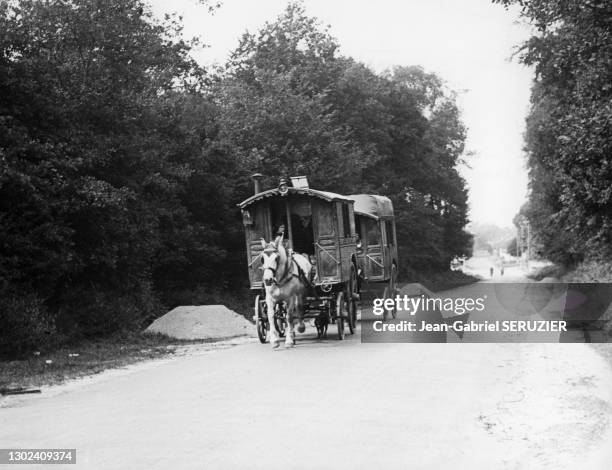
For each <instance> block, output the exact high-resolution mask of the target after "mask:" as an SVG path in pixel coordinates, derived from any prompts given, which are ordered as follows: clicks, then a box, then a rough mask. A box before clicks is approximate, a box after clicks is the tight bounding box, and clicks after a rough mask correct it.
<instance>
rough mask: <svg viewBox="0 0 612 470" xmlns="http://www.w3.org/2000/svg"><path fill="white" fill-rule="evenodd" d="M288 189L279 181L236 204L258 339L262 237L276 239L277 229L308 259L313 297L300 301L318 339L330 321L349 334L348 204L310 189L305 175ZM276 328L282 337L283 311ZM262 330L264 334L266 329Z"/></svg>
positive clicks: (353, 282) (352, 245)
mask: <svg viewBox="0 0 612 470" xmlns="http://www.w3.org/2000/svg"><path fill="white" fill-rule="evenodd" d="M291 183H292V186H289V185H288V184H287V183H286V182H285V181H284V180H281V182H280V184H279V186H278V188H274V189H269V190H266V191H260V190H259V185H258V184H257V182H256V185H255V188H256V193H255V194H254V195H253V196H251V197H250V198H248V199H246V200H245V201H243V202H241V203H240V204H238V206H239V207H240V209H241V210H242V220H243V224H244V227H245V237H246V249H247V261H248V271H249V281H250V285H251V289H252V290H255V291H258V292H259V295H258V296H257V298H256V300H255V320H256V321H257V322H258V332H259V333H260V340H262V341H265V335H264V339H262V333H263V332H264V331H263V330H265V328H269V325H267V314H266V312H264V311H263V310H264V308H265V302H263V298H264V295H263V293H264V292H263V286H262V275H263V273H262V270H261V269H260V262H259V258H260V256H261V254H262V250H263V249H262V246H261V239H262V238H263V239H265V240H266V241H270V240H273V239H274V238H275V237H276V234H277V233H278V231H279V229H280V227H281V226H284V227H285V230H284V234H285V239H286V240H287V247H288V248H290V249H292V250H293V251H294V252H296V253H301V254H305V255H308V258H309V259H310V261H311V263H312V264H313V266H314V268H315V273H316V274H315V276H314V281H313V284H314V289H315V290H316V291H313V293H312V294H313V295H312V296H309V297H307V298H306V299H305V302H304V307H305V312H304V313H305V318H314V319H315V326H316V327H317V332H318V333H319V336H322V335H324V334H325V333H326V331H327V325H328V324H329V323H332V322H335V323H336V324H337V326H338V337H339V338H340V339H342V338H343V337H344V325H345V323H347V324H348V326H349V331H350V332H351V333H353V332H354V329H355V322H356V299H357V297H358V296H357V295H356V288H357V256H356V251H357V249H356V242H357V236H356V232H355V219H354V213H353V204H354V203H353V200H352V198H350V197H346V196H342V195H340V194H336V193H331V192H327V191H318V190H315V189H310V188H309V187H308V182H307V181H306V178H305V177H295V178H291ZM278 317H279V324H278V325H277V330H279V333H281V334H282V333H283V331H282V330H284V328H283V319H282V318H283V317H284V312H283V311H282V307H281V311H280V312H278ZM266 332H267V330H266Z"/></svg>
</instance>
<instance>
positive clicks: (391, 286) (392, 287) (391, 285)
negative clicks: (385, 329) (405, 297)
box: [389, 264, 397, 320]
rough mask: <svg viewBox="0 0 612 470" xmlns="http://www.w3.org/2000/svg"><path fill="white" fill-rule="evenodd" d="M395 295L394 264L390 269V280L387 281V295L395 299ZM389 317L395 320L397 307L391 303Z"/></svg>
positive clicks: (395, 272) (395, 278)
mask: <svg viewBox="0 0 612 470" xmlns="http://www.w3.org/2000/svg"><path fill="white" fill-rule="evenodd" d="M396 293H397V267H396V266H395V264H394V265H393V267H392V268H391V278H390V279H389V294H390V295H391V298H393V299H395V295H396ZM391 316H392V317H393V319H394V320H395V319H396V318H397V305H396V304H395V302H394V303H393V309H392V310H391Z"/></svg>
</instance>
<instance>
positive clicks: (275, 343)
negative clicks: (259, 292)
mask: <svg viewBox="0 0 612 470" xmlns="http://www.w3.org/2000/svg"><path fill="white" fill-rule="evenodd" d="M275 305H276V302H275V301H274V299H273V298H272V296H271V295H270V294H268V293H267V292H266V306H267V307H268V330H269V331H270V333H269V334H270V344H271V345H272V347H273V348H278V347H279V346H280V339H279V337H278V333H277V332H276V328H275V327H274V306H275Z"/></svg>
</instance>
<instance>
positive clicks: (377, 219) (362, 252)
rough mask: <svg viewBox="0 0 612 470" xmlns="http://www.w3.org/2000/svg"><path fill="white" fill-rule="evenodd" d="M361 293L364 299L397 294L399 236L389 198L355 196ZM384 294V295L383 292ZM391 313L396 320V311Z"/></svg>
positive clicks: (391, 296) (365, 195)
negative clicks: (396, 231)
mask: <svg viewBox="0 0 612 470" xmlns="http://www.w3.org/2000/svg"><path fill="white" fill-rule="evenodd" d="M348 197H349V198H350V199H352V200H354V201H355V205H354V214H355V230H356V233H357V236H358V238H359V240H358V246H357V259H358V268H359V271H358V276H359V281H360V288H359V291H360V292H361V293H362V298H365V297H367V298H370V297H372V296H381V295H382V297H383V298H393V297H395V295H396V293H397V274H398V267H399V264H398V258H397V236H396V233H395V215H394V214H393V203H392V202H391V200H390V199H389V198H388V197H385V196H378V195H374V194H353V195H351V196H348ZM381 291H382V292H381ZM390 313H391V314H392V316H393V317H394V318H395V314H396V311H395V309H393V310H391V311H390Z"/></svg>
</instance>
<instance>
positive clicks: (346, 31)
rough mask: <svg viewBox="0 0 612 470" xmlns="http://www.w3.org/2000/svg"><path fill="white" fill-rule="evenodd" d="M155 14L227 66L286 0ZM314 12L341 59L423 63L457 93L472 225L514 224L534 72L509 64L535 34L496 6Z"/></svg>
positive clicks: (379, 5)
mask: <svg viewBox="0 0 612 470" xmlns="http://www.w3.org/2000/svg"><path fill="white" fill-rule="evenodd" d="M151 4H152V7H153V12H154V13H155V14H156V15H160V16H161V15H162V14H163V13H166V12H177V13H179V14H181V15H183V22H184V26H185V31H184V33H185V36H187V37H192V36H196V35H197V36H200V37H201V38H202V40H203V42H204V43H206V44H207V45H208V47H206V48H203V49H200V50H197V51H195V52H194V57H195V58H196V59H197V60H198V62H199V63H200V64H202V65H204V66H211V65H214V64H218V65H220V64H223V62H224V61H225V59H226V58H227V56H228V53H229V52H230V51H231V50H232V49H234V48H235V47H236V46H237V44H238V40H239V38H240V36H241V35H242V33H244V31H246V30H249V31H251V32H255V31H257V30H258V29H259V27H260V26H262V25H263V24H264V23H265V22H266V21H273V20H274V19H275V18H276V17H277V16H278V15H280V14H281V13H282V11H283V10H284V8H285V6H286V4H287V0H257V1H253V0H250V1H249V0H223V1H222V5H221V7H220V8H219V9H218V10H217V11H216V12H215V13H214V14H213V15H211V14H210V13H209V12H208V10H207V8H206V7H204V6H202V5H200V4H199V3H198V2H197V0H172V1H169V0H151ZM304 5H305V8H306V11H307V13H308V14H309V15H312V16H315V17H317V18H319V19H320V20H321V22H322V24H324V25H330V26H331V29H330V31H331V33H332V35H333V36H335V37H336V38H337V39H338V42H339V44H340V46H341V48H340V53H341V54H343V55H348V56H351V57H353V58H355V59H357V60H359V61H361V62H364V63H365V64H367V65H369V66H370V67H371V68H372V69H374V70H376V71H378V72H382V71H384V70H385V69H388V68H391V67H393V66H394V65H421V66H422V67H423V68H425V70H427V71H430V72H436V73H437V74H439V75H440V76H441V77H442V78H443V79H444V80H445V81H446V82H447V83H448V85H449V86H450V87H451V88H453V89H455V90H457V91H459V92H460V95H459V100H458V101H459V105H460V108H461V110H462V117H463V121H464V123H465V124H466V126H467V130H468V137H467V142H466V151H469V152H471V153H473V156H471V157H470V158H468V162H469V166H470V167H471V168H460V171H461V173H462V175H463V176H464V177H465V179H466V181H467V184H468V189H469V204H470V219H471V220H472V221H474V222H477V223H492V224H496V225H499V226H511V225H512V218H513V217H514V215H515V214H516V213H517V212H518V210H519V208H520V206H521V204H522V203H523V202H524V201H525V198H526V192H527V171H526V167H525V159H524V154H523V150H522V148H523V130H524V121H525V117H526V114H527V112H528V109H529V90H530V86H531V81H532V79H533V71H532V70H530V69H529V68H526V67H524V66H522V65H521V64H519V63H518V61H517V60H516V59H512V54H513V53H514V51H515V49H516V47H517V46H518V45H520V44H521V43H522V42H523V41H524V40H525V39H527V38H528V37H529V35H530V30H529V28H528V26H526V25H524V24H522V23H521V22H519V21H518V12H517V11H516V10H510V11H507V10H505V9H504V8H503V7H501V6H500V5H495V4H492V3H491V1H490V0H378V1H377V2H372V1H371V0H350V1H347V0H305V1H304Z"/></svg>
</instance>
